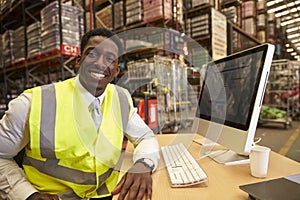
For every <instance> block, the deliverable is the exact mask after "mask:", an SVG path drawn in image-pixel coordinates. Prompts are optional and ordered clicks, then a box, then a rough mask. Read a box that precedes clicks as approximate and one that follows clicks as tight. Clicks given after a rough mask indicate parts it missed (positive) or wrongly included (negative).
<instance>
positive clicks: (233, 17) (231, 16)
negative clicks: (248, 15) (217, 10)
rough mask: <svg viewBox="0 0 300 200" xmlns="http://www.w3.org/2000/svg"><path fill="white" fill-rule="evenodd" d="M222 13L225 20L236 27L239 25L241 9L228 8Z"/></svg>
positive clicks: (235, 7)
mask: <svg viewBox="0 0 300 200" xmlns="http://www.w3.org/2000/svg"><path fill="white" fill-rule="evenodd" d="M222 13H223V14H224V15H225V16H226V18H227V19H228V20H229V21H231V22H233V23H234V24H236V25H237V26H240V25H241V20H240V18H241V8H240V7H239V6H230V7H228V8H224V9H222Z"/></svg>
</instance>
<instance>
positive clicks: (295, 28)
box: [286, 27, 299, 33]
mask: <svg viewBox="0 0 300 200" xmlns="http://www.w3.org/2000/svg"><path fill="white" fill-rule="evenodd" d="M297 30H299V27H293V28H288V29H286V32H287V33H290V32H293V31H297Z"/></svg>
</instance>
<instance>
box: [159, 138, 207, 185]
mask: <svg viewBox="0 0 300 200" xmlns="http://www.w3.org/2000/svg"><path fill="white" fill-rule="evenodd" d="M161 150H162V154H163V159H164V161H165V164H166V167H167V171H168V174H169V178H170V181H171V187H187V186H191V185H196V184H200V183H203V182H206V181H207V175H206V173H205V172H204V171H203V169H202V168H201V167H200V166H199V164H198V163H197V162H196V160H195V159H194V158H193V157H192V155H191V154H190V152H189V151H188V150H187V148H186V147H185V146H184V145H183V144H182V143H179V144H174V145H168V146H162V147H161Z"/></svg>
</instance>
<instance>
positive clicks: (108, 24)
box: [96, 5, 112, 30]
mask: <svg viewBox="0 0 300 200" xmlns="http://www.w3.org/2000/svg"><path fill="white" fill-rule="evenodd" d="M96 27H97V28H100V27H104V28H107V29H110V30H111V29H112V6H111V5H108V6H106V7H104V8H103V9H101V10H99V11H98V12H96Z"/></svg>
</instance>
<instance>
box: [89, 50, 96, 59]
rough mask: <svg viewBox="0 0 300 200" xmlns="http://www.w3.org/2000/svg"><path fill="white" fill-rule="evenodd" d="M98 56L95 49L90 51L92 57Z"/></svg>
mask: <svg viewBox="0 0 300 200" xmlns="http://www.w3.org/2000/svg"><path fill="white" fill-rule="evenodd" d="M97 56H98V54H97V53H96V52H95V51H90V52H89V53H88V57H90V58H96V57H97Z"/></svg>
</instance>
